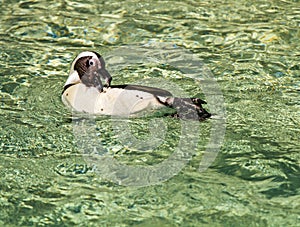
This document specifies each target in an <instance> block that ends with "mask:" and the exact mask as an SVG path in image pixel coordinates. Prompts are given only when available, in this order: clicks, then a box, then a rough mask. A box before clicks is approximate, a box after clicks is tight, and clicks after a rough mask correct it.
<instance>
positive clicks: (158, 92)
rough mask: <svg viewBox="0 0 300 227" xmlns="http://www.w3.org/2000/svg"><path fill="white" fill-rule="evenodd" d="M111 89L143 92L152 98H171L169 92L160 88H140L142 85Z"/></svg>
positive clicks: (119, 86)
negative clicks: (152, 96)
mask: <svg viewBox="0 0 300 227" xmlns="http://www.w3.org/2000/svg"><path fill="white" fill-rule="evenodd" d="M111 88H121V89H125V90H137V91H143V92H147V93H150V94H152V95H154V96H161V97H171V96H173V95H172V93H171V92H169V91H166V90H164V89H161V88H156V87H148V86H142V85H130V84H129V85H126V84H124V85H112V86H111Z"/></svg>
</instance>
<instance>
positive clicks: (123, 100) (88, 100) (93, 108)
mask: <svg viewBox="0 0 300 227" xmlns="http://www.w3.org/2000/svg"><path fill="white" fill-rule="evenodd" d="M62 101H63V103H64V104H65V105H67V106H70V107H72V108H73V109H74V110H76V111H79V112H86V113H91V114H103V115H119V116H122V115H125V116H126V115H131V114H135V113H137V112H140V111H143V110H149V109H154V108H159V107H163V106H164V105H163V104H161V103H160V102H159V101H158V100H157V99H156V97H155V96H154V95H153V94H151V93H147V92H143V91H138V90H126V89H121V88H104V90H103V92H101V93H100V92H99V91H98V90H97V89H96V88H94V87H90V88H88V87H86V86H85V85H83V84H76V85H73V86H71V87H69V88H67V89H66V90H65V91H64V93H63V94H62Z"/></svg>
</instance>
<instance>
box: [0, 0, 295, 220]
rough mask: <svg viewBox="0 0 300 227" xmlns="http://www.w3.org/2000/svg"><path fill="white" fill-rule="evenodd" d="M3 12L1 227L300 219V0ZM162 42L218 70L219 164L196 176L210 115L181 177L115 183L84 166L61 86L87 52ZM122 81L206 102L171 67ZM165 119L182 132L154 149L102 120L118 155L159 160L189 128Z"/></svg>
mask: <svg viewBox="0 0 300 227" xmlns="http://www.w3.org/2000/svg"><path fill="white" fill-rule="evenodd" d="M0 9H1V16H0V18H1V20H0V44H1V45H0V73H1V77H0V81H1V83H0V98H1V108H0V116H1V121H0V127H1V131H0V152H1V159H0V166H1V168H0V171H1V178H0V179H1V181H0V182H1V183H0V188H1V196H0V200H1V203H0V204H1V205H0V206H1V211H0V225H16V226H19V225H23V226H27V225H41V226H43V225H53V226H58V225H59V226H61V225H74V224H77V225H91V226H93V225H94V226H99V225H110V226H114V225H115V226H121V225H123V226H126V225H137V226H177V225H178V226H199V225H207V226H211V225H214V226H240V225H243V226H246V225H247V226H266V225H271V226H272V225H279V226H296V225H297V224H298V223H299V211H298V210H299V206H300V197H299V180H298V179H299V175H300V169H299V160H300V157H299V151H300V150H299V147H300V146H299V128H300V127H299V126H300V116H299V113H300V111H299V104H300V103H299V100H300V99H299V90H300V82H299V75H300V65H299V56H300V49H299V48H300V47H299V38H300V33H299V23H300V17H299V13H300V7H299V3H298V1H280V0H273V1H255V2H253V1H251V2H249V1H238V2H237V1H226V2H225V1H222V0H218V1H204V2H203V1H201V2H198V1H180V2H178V1H177V2H173V1H160V2H153V3H150V2H149V3H143V2H139V1H135V0H132V1H125V2H122V3H120V2H118V1H109V2H103V3H94V2H92V1H77V2H69V1H56V2H55V3H51V4H49V2H47V1H22V2H18V1H15V2H12V1H7V0H4V1H2V4H1V5H0ZM151 42H171V43H174V45H177V46H180V47H182V48H186V49H187V50H189V51H191V52H192V53H194V54H195V55H196V56H197V57H199V58H200V59H202V60H203V62H204V63H205V64H206V65H207V66H208V67H209V68H210V69H211V70H212V71H213V74H214V76H215V78H216V79H217V81H218V84H219V86H220V87H221V89H222V91H223V95H224V98H225V105H226V114H227V119H226V135H225V140H224V143H223V146H222V149H221V150H220V152H219V154H218V157H217V159H216V160H215V162H214V164H213V165H212V166H211V167H210V168H209V169H208V170H206V171H205V172H201V173H200V172H198V167H199V163H200V161H201V158H202V155H203V152H204V151H205V145H206V141H207V140H208V138H209V129H210V124H211V120H210V121H207V122H204V123H203V124H201V127H202V140H203V141H202V140H201V141H200V142H199V145H198V150H197V152H196V153H195V155H194V156H193V158H192V160H191V161H190V162H189V163H188V164H187V165H186V167H185V168H184V169H183V170H182V171H181V172H180V173H179V174H178V175H176V176H175V177H173V178H171V179H169V180H168V181H167V182H164V183H162V184H159V185H156V186H149V187H144V188H131V187H123V186H118V185H117V184H114V183H111V182H110V181H108V180H106V179H104V178H102V177H101V176H99V175H97V174H96V172H95V171H94V169H93V166H90V165H88V164H86V163H85V162H84V160H83V158H82V155H81V153H80V151H79V150H78V146H76V142H75V139H74V135H73V127H72V113H71V112H70V111H69V110H67V109H65V107H64V106H63V105H62V103H61V101H60V94H61V89H62V86H63V84H64V82H65V80H66V77H67V73H68V70H69V65H70V62H71V61H72V60H73V58H74V57H75V56H76V55H77V54H78V53H79V52H80V51H81V50H86V49H92V50H97V51H99V52H101V53H102V55H103V56H104V58H105V56H108V55H109V53H110V52H112V51H114V50H116V49H117V48H118V47H119V46H120V45H131V44H136V43H151ZM107 68H108V69H109V68H113V66H109V65H108V66H107ZM113 77H114V80H113V83H115V84H118V83H134V82H135V81H138V80H140V79H141V77H143V78H144V77H145V78H153V77H158V78H160V79H162V78H167V79H170V80H171V81H172V82H174V83H176V84H177V85H178V86H180V87H181V88H183V89H184V90H185V91H186V92H188V93H189V94H191V95H200V96H203V92H202V91H201V89H200V88H199V87H197V86H196V85H195V84H194V81H193V80H192V79H191V78H188V77H185V75H182V74H180V73H176V69H172V68H168V67H166V66H162V65H157V64H153V65H151V64H150V65H149V64H145V65H131V66H128V67H127V68H124V69H122V70H120V71H118V70H114V71H113ZM204 98H205V97H204ZM147 120H148V119H138V120H134V119H131V124H132V126H131V127H132V131H133V132H135V133H136V134H139V135H142V136H145V138H146V137H147V133H148V128H147V126H148V122H147ZM166 121H167V122H168V125H170V132H171V133H170V134H168V135H169V137H168V140H167V142H166V143H165V144H164V146H163V147H162V148H161V149H158V150H157V151H156V152H139V150H134V149H131V148H130V147H125V146H120V144H119V143H118V142H117V135H116V134H114V133H113V131H112V130H111V125H110V124H109V122H110V121H109V119H107V118H103V119H99V120H98V124H99V135H101V138H102V143H103V144H104V146H106V147H107V148H109V149H108V151H107V152H110V154H112V155H115V158H116V159H117V160H120V161H121V162H123V163H127V164H128V163H129V164H131V165H151V164H153V163H158V162H160V161H161V160H163V159H165V158H166V157H167V156H168V155H169V153H170V152H171V151H172V147H173V146H176V136H174V137H172V133H174V134H176V133H178V132H180V131H178V130H180V129H179V128H178V127H177V125H176V121H174V119H167V120H166ZM171 129H172V130H171ZM172 138H174V139H173V140H172ZM277 223H278V224H277Z"/></svg>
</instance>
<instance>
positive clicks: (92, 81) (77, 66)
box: [65, 51, 112, 92]
mask: <svg viewBox="0 0 300 227" xmlns="http://www.w3.org/2000/svg"><path fill="white" fill-rule="evenodd" d="M101 79H102V80H104V81H105V85H106V86H110V82H111V80H112V78H111V75H110V74H109V72H108V71H107V70H106V69H105V62H104V60H103V58H102V56H101V55H100V54H98V53H96V52H92V51H84V52H81V53H80V54H79V55H78V56H77V57H76V58H75V59H74V60H73V62H72V65H71V69H70V74H69V77H68V80H67V82H66V83H65V87H66V86H70V85H71V84H77V83H83V84H85V85H86V86H87V87H96V88H97V89H98V90H99V91H100V92H102V90H103V85H102V81H101Z"/></svg>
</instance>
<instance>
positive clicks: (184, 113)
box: [62, 51, 211, 121]
mask: <svg viewBox="0 0 300 227" xmlns="http://www.w3.org/2000/svg"><path fill="white" fill-rule="evenodd" d="M102 81H103V82H102ZM111 81H112V77H111V75H110V73H109V72H108V71H107V70H106V68H105V61H104V59H103V57H102V56H101V55H100V54H98V53H96V52H93V51H84V52H81V53H80V54H79V55H78V56H77V57H76V58H75V59H74V60H73V62H72V64H71V68H70V73H69V77H68V79H67V81H66V83H65V84H64V88H63V92H62V102H63V103H64V104H65V105H66V106H68V107H70V108H71V109H73V110H75V111H77V112H84V113H88V114H93V115H110V116H134V115H136V114H138V113H140V112H145V111H149V110H154V111H155V110H157V109H160V108H172V109H174V110H175V113H174V114H172V116H173V117H177V118H181V119H192V120H198V121H202V120H205V119H207V118H210V117H211V114H210V113H209V112H208V111H206V110H205V109H204V108H203V107H202V104H206V102H205V101H203V100H201V99H199V98H179V97H174V96H173V95H172V93H171V92H169V91H167V90H164V89H160V88H155V87H149V86H142V85H127V84H124V85H111ZM103 84H104V85H103Z"/></svg>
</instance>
